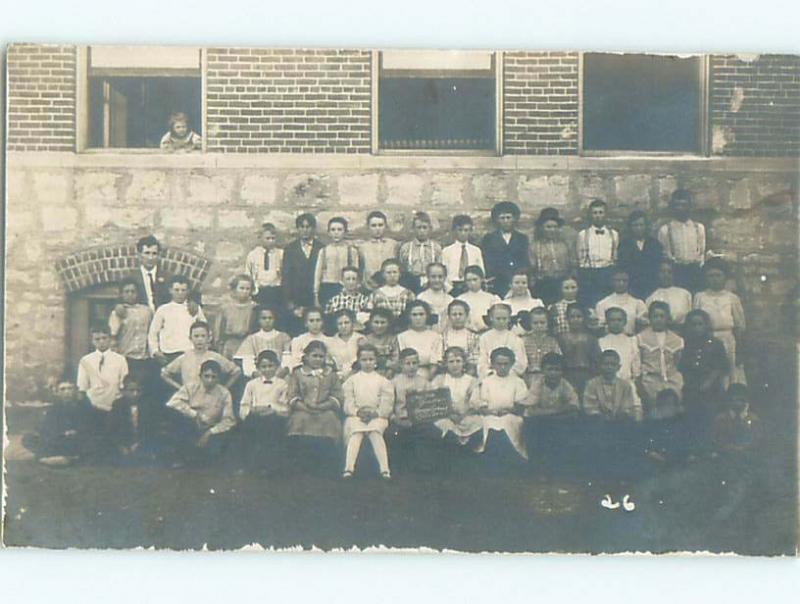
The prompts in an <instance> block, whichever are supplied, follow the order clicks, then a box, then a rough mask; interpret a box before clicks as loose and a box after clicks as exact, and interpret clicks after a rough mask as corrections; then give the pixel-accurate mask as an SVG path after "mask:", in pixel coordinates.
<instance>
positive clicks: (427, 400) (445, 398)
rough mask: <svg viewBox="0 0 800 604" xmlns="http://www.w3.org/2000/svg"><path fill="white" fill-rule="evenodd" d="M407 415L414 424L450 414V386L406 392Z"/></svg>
mask: <svg viewBox="0 0 800 604" xmlns="http://www.w3.org/2000/svg"><path fill="white" fill-rule="evenodd" d="M406 406H407V407H408V416H409V417H410V418H411V421H412V422H413V423H415V424H424V423H427V422H432V421H434V420H437V419H442V418H444V417H447V416H449V415H450V407H451V406H452V401H451V398H450V388H434V389H433V390H412V391H411V392H409V393H408V394H406Z"/></svg>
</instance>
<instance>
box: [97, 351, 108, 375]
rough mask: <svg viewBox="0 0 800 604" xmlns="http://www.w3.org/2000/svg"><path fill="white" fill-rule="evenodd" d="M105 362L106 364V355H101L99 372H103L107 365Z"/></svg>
mask: <svg viewBox="0 0 800 604" xmlns="http://www.w3.org/2000/svg"><path fill="white" fill-rule="evenodd" d="M105 362H106V355H104V354H101V355H100V362H99V363H98V364H97V371H98V372H102V371H103V365H105Z"/></svg>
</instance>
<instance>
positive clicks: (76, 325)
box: [56, 245, 210, 371]
mask: <svg viewBox="0 0 800 604" xmlns="http://www.w3.org/2000/svg"><path fill="white" fill-rule="evenodd" d="M209 265H210V261H209V260H208V259H207V258H204V257H202V256H199V255H197V254H194V253H192V252H188V251H186V250H181V249H178V248H167V247H165V248H162V251H161V258H160V259H159V266H160V267H161V268H162V270H164V271H165V272H166V273H167V274H170V275H184V276H185V277H187V278H188V279H189V282H190V284H191V287H192V289H193V290H195V291H199V289H200V286H201V285H202V284H203V281H204V280H205V278H206V276H207V275H208V268H209ZM138 267H139V261H138V258H137V256H136V246H135V245H112V246H104V247H96V248H87V249H83V250H80V251H77V252H74V253H72V254H69V255H68V256H65V257H63V258H61V259H60V260H59V261H58V262H56V270H57V271H58V274H59V275H60V276H61V279H62V281H63V282H64V288H65V290H66V292H67V370H69V371H74V370H75V369H76V368H77V366H78V361H79V360H80V358H81V356H83V355H84V354H86V353H87V352H89V350H90V344H91V342H90V336H89V327H90V326H91V325H92V324H93V323H95V322H98V321H107V320H108V315H109V314H110V313H111V310H112V309H113V307H114V304H116V301H117V295H118V293H117V284H118V283H119V282H120V281H121V280H122V279H124V278H125V277H126V276H127V275H129V274H130V273H132V272H133V271H135V270H137V269H138Z"/></svg>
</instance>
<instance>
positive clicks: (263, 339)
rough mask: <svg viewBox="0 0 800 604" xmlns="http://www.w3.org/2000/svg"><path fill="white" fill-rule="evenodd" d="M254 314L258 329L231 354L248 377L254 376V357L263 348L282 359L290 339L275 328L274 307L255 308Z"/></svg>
mask: <svg viewBox="0 0 800 604" xmlns="http://www.w3.org/2000/svg"><path fill="white" fill-rule="evenodd" d="M255 315H256V317H257V318H258V328H259V329H258V331H256V332H255V333H251V334H250V335H249V336H247V337H246V338H245V339H244V342H242V344H241V346H239V350H237V351H236V354H234V355H233V360H234V361H236V360H239V361H241V363H242V372H243V373H244V375H245V377H246V378H248V379H250V378H254V377H256V374H257V373H258V369H257V367H256V359H257V358H258V355H259V354H261V353H262V352H263V351H265V350H271V351H272V352H274V353H275V355H276V356H277V357H278V359H280V360H281V361H282V360H283V357H284V355H285V354H288V353H289V345H290V343H291V341H292V338H291V337H289V334H288V333H284V332H282V331H278V330H276V329H275V324H276V322H277V320H278V315H277V313H276V311H275V310H274V309H272V308H265V307H259V308H257V309H256V311H255ZM286 374H288V370H287V371H284V376H285V375H286ZM284 376H281V377H284Z"/></svg>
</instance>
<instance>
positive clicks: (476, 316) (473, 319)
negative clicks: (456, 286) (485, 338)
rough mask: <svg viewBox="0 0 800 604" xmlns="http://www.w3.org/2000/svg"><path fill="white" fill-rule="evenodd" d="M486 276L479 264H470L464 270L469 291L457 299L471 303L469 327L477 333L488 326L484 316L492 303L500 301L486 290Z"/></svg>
mask: <svg viewBox="0 0 800 604" xmlns="http://www.w3.org/2000/svg"><path fill="white" fill-rule="evenodd" d="M484 281H485V276H484V274H483V269H481V267H479V266H468V267H467V270H465V271H464V283H466V286H467V291H465V292H464V293H463V294H461V295H460V296H459V297H458V298H457V299H458V300H463V301H464V302H466V303H467V304H468V305H469V323H468V324H467V327H469V329H470V330H471V331H474V332H475V333H483V332H484V331H486V329H487V328H488V325H487V324H486V321H484V317H485V316H486V313H487V312H488V311H489V307H490V306H491V305H492V304H495V303H497V302H500V298H499V297H497V296H496V295H494V294H490V293H489V292H487V291H484V289H483V286H484Z"/></svg>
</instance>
